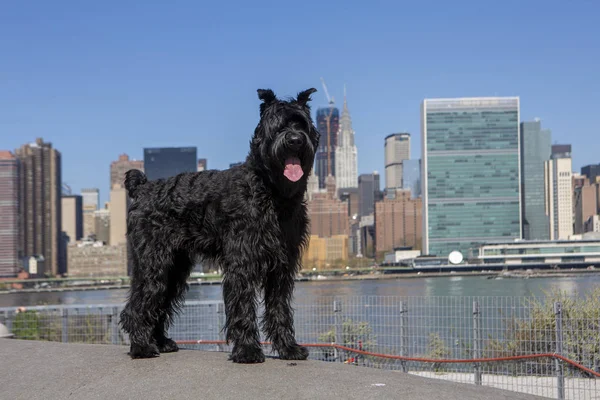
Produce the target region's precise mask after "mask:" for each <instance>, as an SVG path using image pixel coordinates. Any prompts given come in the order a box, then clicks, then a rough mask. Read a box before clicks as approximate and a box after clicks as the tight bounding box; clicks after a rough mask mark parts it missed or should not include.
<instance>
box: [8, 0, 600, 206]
mask: <svg viewBox="0 0 600 400" xmlns="http://www.w3.org/2000/svg"><path fill="white" fill-rule="evenodd" d="M599 15H600V2H597V1H593V0H590V1H578V2H564V1H537V0H535V1H534V0H528V1H514V0H504V1H501V2H486V1H458V0H455V1H452V2H447V1H429V2H400V1H389V2H388V1H370V2H369V3H368V5H367V2H356V5H350V4H349V2H342V1H339V2H338V1H297V2H284V1H277V2H274V1H261V2H247V1H239V2H233V1H229V2H225V1H221V2H219V1H213V2H199V1H171V2H146V1H106V2H82V1H59V0H56V1H51V2H50V1H21V2H16V1H14V2H3V3H2V4H1V5H0V149H11V150H12V149H14V148H16V147H18V146H20V145H21V144H23V143H25V142H29V141H32V140H34V139H35V138H36V137H43V138H44V139H45V140H47V141H50V142H52V143H53V145H54V146H55V147H56V148H57V149H59V150H60V151H61V153H62V156H63V181H64V182H67V183H68V184H70V185H71V186H72V187H73V189H74V190H75V191H76V192H77V191H79V190H80V189H81V188H82V187H99V188H100V190H101V199H102V201H105V200H107V199H108V189H109V187H108V186H109V165H110V162H111V161H113V160H115V159H116V158H117V157H118V155H119V154H121V153H128V154H129V155H130V156H131V157H134V158H138V159H141V158H142V149H143V147H153V146H190V145H191V146H197V147H198V156H199V157H206V158H208V163H209V167H210V168H218V169H222V168H226V167H227V166H228V165H229V163H231V162H235V161H240V160H243V159H244V157H245V156H246V153H247V150H248V141H249V139H250V136H251V134H252V132H253V130H254V127H255V126H256V123H257V121H258V106H259V100H258V99H257V96H256V89H257V88H272V89H273V90H274V91H275V92H276V93H277V94H280V95H282V96H283V95H294V94H295V93H297V92H298V91H300V90H302V89H305V88H308V87H316V88H317V89H319V92H318V93H315V94H314V95H313V98H314V100H315V101H313V108H314V109H316V108H317V107H318V106H320V105H325V104H326V99H325V94H324V92H323V90H322V87H321V82H320V77H324V78H325V80H326V82H327V85H328V87H329V91H330V93H331V94H333V95H334V97H335V98H336V99H337V100H338V102H340V103H341V100H342V97H343V85H344V83H345V84H346V85H347V90H348V105H349V108H350V112H351V115H352V119H353V126H354V129H355V131H356V144H357V146H358V166H359V172H360V173H368V172H372V171H373V170H378V171H380V173H382V175H383V171H384V169H383V139H384V137H385V136H386V135H387V134H389V133H393V132H399V131H408V132H410V133H411V134H412V135H413V143H412V156H413V158H419V157H420V134H419V131H420V121H419V115H420V104H421V101H422V100H423V99H424V98H433V97H468V96H495V95H497V96H520V98H521V119H522V120H531V119H533V118H534V117H539V118H541V119H542V124H543V126H544V127H546V128H550V129H552V132H553V142H564V143H572V145H573V154H574V160H573V163H574V169H576V170H578V169H579V168H580V166H582V165H586V164H590V163H598V162H600V153H599V151H598V149H599V148H600V147H599V146H598V142H599V140H598V138H599V137H600V129H599V128H598V126H599V124H598V114H599V113H600V83H599V82H600V80H599V77H598V73H599V71H600V25H599V24H598V21H597V18H598V16H599Z"/></svg>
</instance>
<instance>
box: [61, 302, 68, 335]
mask: <svg viewBox="0 0 600 400" xmlns="http://www.w3.org/2000/svg"><path fill="white" fill-rule="evenodd" d="M68 317H69V310H68V309H67V308H65V307H63V308H62V342H63V343H67V342H68V341H69V320H68Z"/></svg>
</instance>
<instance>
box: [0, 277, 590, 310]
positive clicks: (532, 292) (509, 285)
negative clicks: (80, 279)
mask: <svg viewBox="0 0 600 400" xmlns="http://www.w3.org/2000/svg"><path fill="white" fill-rule="evenodd" d="M488 278H489V277H488V276H452V277H423V278H409V279H377V280H345V281H340V280H331V281H328V280H323V281H308V282H297V284H296V292H295V298H296V299H297V300H298V301H303V300H305V299H314V298H318V297H331V296H542V295H543V293H544V291H549V290H551V289H553V288H557V289H560V290H563V291H566V292H567V293H569V294H576V293H585V292H587V291H589V290H591V289H592V288H594V287H598V286H600V274H585V275H574V276H560V277H558V276H553V277H543V278H532V279H525V278H510V279H507V278H504V279H500V278H492V279H488ZM126 296H127V289H126V288H123V289H110V290H108V289H92V290H84V291H62V292H35V293H24V292H22V293H7V294H1V295H0V307H21V306H23V307H26V306H32V305H54V304H82V305H85V304H87V305H92V304H120V303H123V302H124V301H125V300H126ZM186 299H187V300H221V286H220V285H192V286H190V290H189V292H188V294H187V296H186Z"/></svg>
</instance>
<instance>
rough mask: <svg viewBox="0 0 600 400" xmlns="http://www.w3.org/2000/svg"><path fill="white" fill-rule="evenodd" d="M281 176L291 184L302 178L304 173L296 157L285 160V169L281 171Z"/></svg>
mask: <svg viewBox="0 0 600 400" xmlns="http://www.w3.org/2000/svg"><path fill="white" fill-rule="evenodd" d="M283 175H285V177H286V178H288V179H289V180H290V181H292V182H297V181H298V180H299V179H300V178H302V175H304V172H303V171H302V167H301V166H300V160H299V159H298V158H297V157H290V158H288V159H287V160H285V169H284V170H283Z"/></svg>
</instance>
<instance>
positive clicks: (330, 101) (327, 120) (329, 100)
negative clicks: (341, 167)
mask: <svg viewBox="0 0 600 400" xmlns="http://www.w3.org/2000/svg"><path fill="white" fill-rule="evenodd" d="M321 83H322V84H323V90H324V91H325V97H327V103H328V104H329V114H327V115H325V123H326V124H327V176H330V175H331V116H332V115H333V106H334V105H335V100H334V99H333V97H330V96H329V91H328V90H327V85H326V84H325V79H323V78H321Z"/></svg>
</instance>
